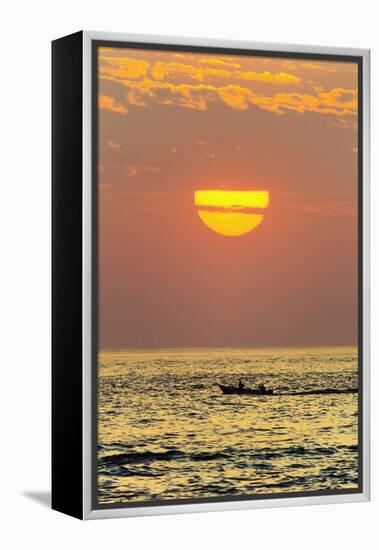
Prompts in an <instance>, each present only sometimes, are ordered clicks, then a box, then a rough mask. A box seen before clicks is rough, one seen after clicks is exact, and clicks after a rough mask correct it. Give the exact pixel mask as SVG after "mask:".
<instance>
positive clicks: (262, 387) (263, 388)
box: [258, 384, 266, 393]
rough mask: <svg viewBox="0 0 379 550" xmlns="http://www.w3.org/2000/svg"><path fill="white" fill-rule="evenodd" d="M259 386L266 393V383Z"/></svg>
mask: <svg viewBox="0 0 379 550" xmlns="http://www.w3.org/2000/svg"><path fill="white" fill-rule="evenodd" d="M258 388H259V390H260V392H261V393H266V386H265V385H264V384H259V386H258Z"/></svg>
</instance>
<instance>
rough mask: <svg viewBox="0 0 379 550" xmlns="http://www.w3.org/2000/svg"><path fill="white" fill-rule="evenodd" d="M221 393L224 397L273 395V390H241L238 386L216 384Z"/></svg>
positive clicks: (244, 387)
mask: <svg viewBox="0 0 379 550" xmlns="http://www.w3.org/2000/svg"><path fill="white" fill-rule="evenodd" d="M217 385H218V387H219V388H220V390H221V391H222V393H224V394H226V395H273V394H274V390H266V389H264V390H263V389H260V388H259V389H254V388H249V387H247V386H243V387H242V388H241V387H239V386H225V385H224V384H217Z"/></svg>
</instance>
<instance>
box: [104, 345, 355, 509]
mask: <svg viewBox="0 0 379 550" xmlns="http://www.w3.org/2000/svg"><path fill="white" fill-rule="evenodd" d="M98 364H99V366H98V451H97V453H98V454H97V459H98V471H97V477H98V503H99V504H101V505H105V504H115V503H124V504H125V503H129V502H137V501H147V500H172V499H184V500H185V499H199V498H213V497H223V498H226V497H238V496H247V495H251V496H252V497H254V495H270V494H275V493H283V494H285V493H292V492H298V491H319V490H326V491H327V490H338V489H353V488H357V486H358V485H357V484H358V395H357V393H356V389H357V385H358V366H357V365H358V356H357V349H356V348H354V347H338V348H337V347H334V348H304V349H276V348H273V349H252V348H241V349H231V348H227V349H221V348H211V349H205V348H201V349H154V350H153V349H150V350H117V351H101V352H99V355H98ZM239 379H242V380H243V382H244V384H246V385H247V386H250V387H257V386H258V384H260V383H264V384H265V386H266V387H267V388H273V389H274V395H272V396H268V395H267V396H266V395H265V396H251V395H224V394H223V393H222V392H221V390H220V388H219V387H218V386H217V383H221V384H233V385H237V384H238V380H239Z"/></svg>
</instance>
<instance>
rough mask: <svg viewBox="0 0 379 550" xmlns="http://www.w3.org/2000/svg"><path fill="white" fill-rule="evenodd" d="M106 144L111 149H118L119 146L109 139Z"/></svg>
mask: <svg viewBox="0 0 379 550" xmlns="http://www.w3.org/2000/svg"><path fill="white" fill-rule="evenodd" d="M107 143H108V145H109V147H110V148H111V149H116V150H117V149H120V147H121V145H120V144H119V143H116V142H115V141H111V140H110V139H108V140H107Z"/></svg>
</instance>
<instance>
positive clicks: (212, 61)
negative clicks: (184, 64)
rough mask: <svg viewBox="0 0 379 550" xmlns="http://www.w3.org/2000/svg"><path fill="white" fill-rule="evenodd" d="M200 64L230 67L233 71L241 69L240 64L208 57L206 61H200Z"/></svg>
mask: <svg viewBox="0 0 379 550" xmlns="http://www.w3.org/2000/svg"><path fill="white" fill-rule="evenodd" d="M199 63H206V64H207V65H220V66H223V67H230V68H232V69H239V68H240V67H241V65H240V64H239V63H232V62H230V61H224V60H223V59H221V58H218V57H215V58H213V57H207V58H205V59H201V58H200V59H199Z"/></svg>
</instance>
